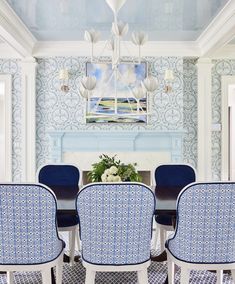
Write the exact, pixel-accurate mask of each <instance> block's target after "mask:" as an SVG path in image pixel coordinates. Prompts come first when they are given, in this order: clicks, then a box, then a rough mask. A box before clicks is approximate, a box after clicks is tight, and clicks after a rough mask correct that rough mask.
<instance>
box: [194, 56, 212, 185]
mask: <svg viewBox="0 0 235 284" xmlns="http://www.w3.org/2000/svg"><path fill="white" fill-rule="evenodd" d="M212 66H213V65H212V64H211V59H209V58H200V59H199V60H198V63H197V68H198V180H200V181H208V180H211V121H212V110H211V68H212Z"/></svg>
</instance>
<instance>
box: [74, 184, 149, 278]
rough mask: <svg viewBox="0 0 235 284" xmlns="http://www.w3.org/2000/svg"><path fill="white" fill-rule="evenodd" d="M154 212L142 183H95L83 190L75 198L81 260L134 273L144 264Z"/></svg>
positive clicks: (147, 255) (146, 188)
mask: <svg viewBox="0 0 235 284" xmlns="http://www.w3.org/2000/svg"><path fill="white" fill-rule="evenodd" d="M154 209H155V198H154V194H153V192H152V191H151V189H149V188H148V187H146V186H145V185H143V184H138V183H111V184H105V183H97V184H90V185H88V186H86V187H85V188H83V189H82V190H81V191H80V193H79V194H78V197H77V210H78V215H79V220H80V233H81V241H82V259H83V261H84V262H85V263H89V264H90V265H96V266H97V265H98V266H99V267H102V266H112V267H115V270H119V269H120V268H121V267H123V266H126V267H127V268H126V269H127V270H128V267H130V266H133V267H134V270H138V269H137V268H136V266H138V265H143V264H144V263H148V262H149V259H150V242H151V235H152V219H153V214H154ZM145 268H146V275H147V267H145ZM94 270H96V269H95V268H94Z"/></svg>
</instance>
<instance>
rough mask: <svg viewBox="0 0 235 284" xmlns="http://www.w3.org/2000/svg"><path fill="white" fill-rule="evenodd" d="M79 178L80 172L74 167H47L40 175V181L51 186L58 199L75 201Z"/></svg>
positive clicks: (44, 167) (42, 169)
mask: <svg viewBox="0 0 235 284" xmlns="http://www.w3.org/2000/svg"><path fill="white" fill-rule="evenodd" d="M79 178H80V173H79V170H78V168H77V167H75V166H73V165H46V166H43V167H42V168H41V169H40V171H39V174H38V181H39V182H40V183H43V184H45V185H47V186H49V187H50V188H51V190H53V192H54V193H55V195H56V197H57V198H58V199H61V198H65V199H66V198H69V199H70V198H72V199H73V198H74V199H75V198H76V195H77V193H78V183H79Z"/></svg>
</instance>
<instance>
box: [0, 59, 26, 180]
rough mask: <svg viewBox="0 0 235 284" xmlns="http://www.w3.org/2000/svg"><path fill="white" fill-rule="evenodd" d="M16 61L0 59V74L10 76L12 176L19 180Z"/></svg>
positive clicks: (18, 115) (19, 156) (19, 152)
mask: <svg viewBox="0 0 235 284" xmlns="http://www.w3.org/2000/svg"><path fill="white" fill-rule="evenodd" d="M19 63H20V61H19V60H16V59H0V73H1V74H11V75H12V140H13V145H12V175H13V181H15V182H18V181H20V180H21V68H20V64H19Z"/></svg>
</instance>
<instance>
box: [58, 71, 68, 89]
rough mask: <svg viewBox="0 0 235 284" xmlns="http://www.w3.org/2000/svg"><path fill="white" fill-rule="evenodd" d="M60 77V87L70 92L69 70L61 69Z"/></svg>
mask: <svg viewBox="0 0 235 284" xmlns="http://www.w3.org/2000/svg"><path fill="white" fill-rule="evenodd" d="M59 79H60V82H61V86H60V89H61V91H62V92H64V93H68V91H69V86H68V85H69V72H68V70H67V69H61V70H60V73H59Z"/></svg>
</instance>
